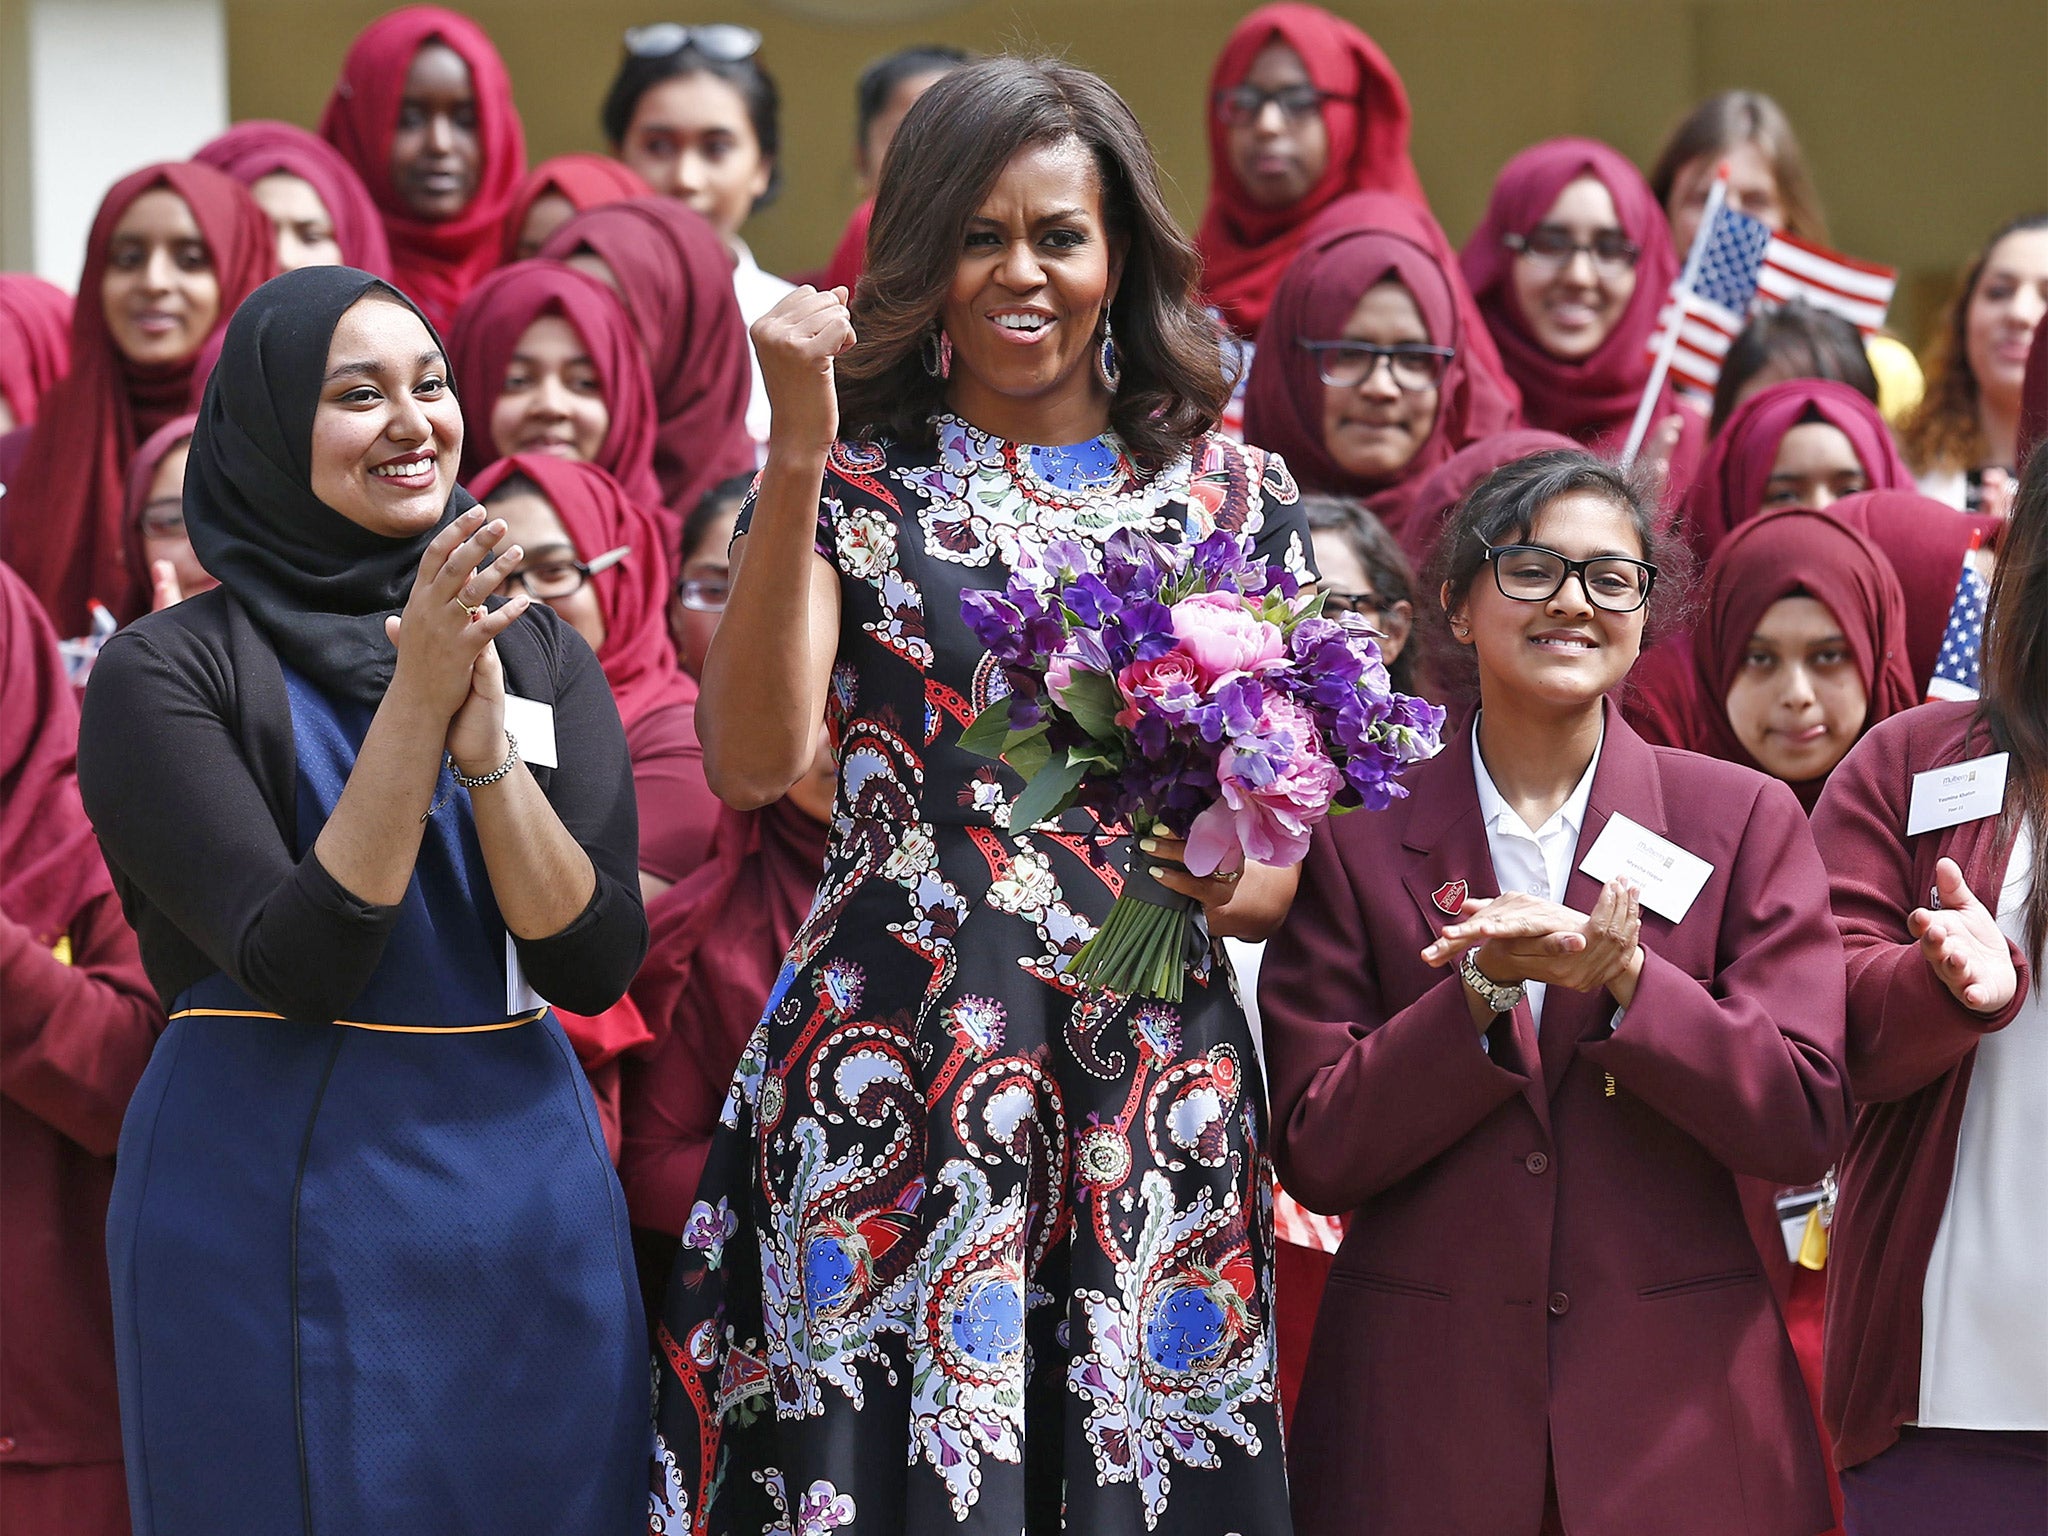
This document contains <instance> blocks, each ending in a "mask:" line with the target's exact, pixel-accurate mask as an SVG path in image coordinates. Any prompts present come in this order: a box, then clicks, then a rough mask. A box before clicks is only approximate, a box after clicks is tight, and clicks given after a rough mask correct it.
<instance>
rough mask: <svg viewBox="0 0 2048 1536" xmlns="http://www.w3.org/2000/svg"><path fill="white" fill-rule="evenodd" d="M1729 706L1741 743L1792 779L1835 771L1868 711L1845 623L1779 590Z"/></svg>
mask: <svg viewBox="0 0 2048 1536" xmlns="http://www.w3.org/2000/svg"><path fill="white" fill-rule="evenodd" d="M1726 706H1727V710H1728V724H1729V726H1730V727H1731V728H1733V730H1734V732H1735V739H1736V740H1737V741H1739V742H1741V743H1742V747H1743V750H1744V751H1746V752H1747V753H1749V755H1750V756H1751V757H1753V758H1755V759H1756V760H1757V763H1758V765H1759V766H1760V767H1762V769H1763V770H1764V772H1765V773H1768V774H1770V775H1771V777H1773V778H1777V779H1783V780H1785V781H1786V782H1787V783H1789V784H1803V783H1805V782H1807V781H1808V780H1810V779H1818V778H1821V777H1823V776H1824V775H1826V774H1827V773H1829V772H1831V771H1832V770H1833V768H1834V766H1835V764H1837V763H1839V762H1840V761H1841V760H1842V759H1843V757H1845V756H1846V755H1847V754H1848V751H1849V749H1850V748H1851V747H1853V746H1854V745H1856V738H1857V737H1858V736H1860V735H1861V734H1862V732H1863V722H1864V719H1865V718H1866V717H1867V716H1868V714H1869V712H1870V700H1869V695H1868V694H1867V693H1866V692H1865V691H1864V687H1863V677H1862V674H1861V673H1859V672H1858V671H1857V670H1856V658H1855V655H1854V654H1853V653H1852V652H1851V651H1850V649H1849V642H1848V641H1847V640H1846V639H1844V638H1843V635H1842V626H1841V624H1840V623H1839V622H1838V621H1837V620H1836V618H1835V615H1834V613H1833V611H1832V610H1831V609H1829V608H1828V606H1827V605H1826V604H1825V603H1823V602H1821V601H1819V600H1818V599H1817V598H1811V597H1781V598H1779V599H1778V600H1777V601H1776V602H1775V603H1773V604H1771V606H1770V607H1769V608H1767V609H1765V610H1764V616H1763V618H1762V619H1761V620H1759V621H1758V623H1757V626H1756V633H1755V634H1753V635H1751V636H1750V637H1749V643H1748V645H1746V646H1745V647H1744V648H1743V652H1742V666H1741V668H1740V669H1739V670H1738V671H1737V672H1736V674H1735V681H1734V683H1733V684H1731V685H1730V687H1729V689H1728V698H1727V700H1726Z"/></svg>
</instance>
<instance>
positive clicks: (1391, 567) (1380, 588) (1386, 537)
mask: <svg viewBox="0 0 2048 1536" xmlns="http://www.w3.org/2000/svg"><path fill="white" fill-rule="evenodd" d="M1301 513H1302V516H1303V517H1305V518H1307V519H1308V527H1309V532H1310V533H1336V534H1341V535H1343V538H1344V542H1345V543H1346V544H1348V545H1350V546H1351V553H1352V554H1354V555H1356V556H1357V557H1358V563H1359V564H1360V565H1362V566H1364V567H1365V574H1366V577H1367V579H1368V580H1370V581H1371V582H1372V590H1373V594H1374V595H1375V596H1376V597H1378V598H1379V600H1380V601H1381V602H1383V603H1385V604H1387V605H1388V606H1389V607H1392V606H1393V605H1394V604H1395V603H1406V604H1407V605H1408V609H1409V614H1410V618H1409V624H1408V641H1407V643H1406V644H1405V645H1403V646H1402V647H1401V654H1400V656H1399V657H1398V658H1396V659H1395V660H1394V661H1393V662H1392V663H1391V664H1390V665H1389V666H1388V667H1387V676H1388V677H1389V678H1390V679H1392V681H1393V684H1394V686H1395V687H1396V688H1398V689H1399V690H1400V691H1401V692H1403V693H1413V694H1420V695H1422V696H1424V697H1427V696H1428V693H1429V687H1428V683H1427V680H1426V678H1425V677H1424V673H1425V672H1426V670H1427V669H1426V668H1425V667H1424V666H1423V665H1422V651H1423V647H1422V625H1421V618H1422V616H1421V614H1420V613H1419V612H1418V611H1417V609H1418V604H1417V603H1416V601H1415V572H1414V570H1413V569H1412V568H1411V567H1410V566H1409V564H1408V556H1407V555H1406V554H1405V553H1403V552H1402V549H1401V546H1400V544H1399V543H1398V542H1396V540H1395V538H1394V536H1393V534H1391V533H1389V532H1388V531H1387V525H1386V524H1385V523H1383V522H1381V521H1380V520H1379V518H1378V517H1376V516H1374V515H1373V511H1372V509H1371V508H1370V507H1368V506H1366V505H1365V503H1364V502H1362V501H1356V500H1354V499H1353V498H1351V497H1349V496H1329V495H1324V494H1322V493H1321V492H1308V493H1304V494H1303V496H1302V498H1301Z"/></svg>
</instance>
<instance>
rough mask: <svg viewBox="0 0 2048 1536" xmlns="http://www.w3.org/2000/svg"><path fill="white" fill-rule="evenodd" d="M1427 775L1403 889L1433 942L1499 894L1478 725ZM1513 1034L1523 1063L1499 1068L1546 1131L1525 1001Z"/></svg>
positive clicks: (1420, 781) (1413, 788)
mask: <svg viewBox="0 0 2048 1536" xmlns="http://www.w3.org/2000/svg"><path fill="white" fill-rule="evenodd" d="M1423 768H1424V770H1426V773H1425V772H1423V771H1418V772H1416V773H1414V774H1411V776H1410V780H1409V788H1410V792H1411V793H1412V794H1413V795H1414V797H1415V805H1416V814H1415V815H1414V816H1413V817H1412V818H1411V819H1410V821H1409V824H1408V827H1407V829H1406V830H1405V831H1404V832H1403V834H1402V838H1401V841H1402V845H1403V846H1404V847H1405V848H1406V849H1407V850H1408V851H1409V852H1410V853H1412V854H1414V855H1416V857H1415V858H1414V859H1413V860H1412V861H1411V862H1410V863H1409V864H1408V866H1407V868H1405V869H1404V870H1402V872H1401V883H1402V884H1403V885H1404V886H1406V887H1407V889H1408V894H1409V896H1410V898H1411V899H1412V900H1413V901H1414V902H1415V906H1416V909H1417V910H1418V911H1420V912H1421V914H1422V920H1423V923H1424V924H1425V925H1426V927H1427V928H1428V930H1429V932H1430V934H1431V936H1432V937H1437V936H1440V935H1441V934H1442V933H1443V931H1444V929H1445V927H1447V926H1448V925H1449V924H1451V923H1452V922H1455V921H1456V920H1457V913H1458V908H1459V905H1460V904H1461V902H1462V901H1463V900H1464V899H1465V898H1466V897H1473V898H1477V899H1480V900H1486V899H1490V898H1492V897H1495V896H1498V895H1499V894H1500V885H1499V883H1498V881H1497V880H1496V879H1495V876H1494V872H1493V852H1492V850H1491V849H1489V848H1488V847H1487V845H1486V824H1485V822H1484V821H1483V820H1481V818H1480V815H1479V786H1478V783H1477V781H1476V780H1474V778H1473V776H1472V726H1471V721H1470V720H1467V722H1466V725H1465V728H1464V730H1462V731H1461V732H1459V734H1458V736H1457V737H1456V739H1455V740H1453V741H1451V742H1449V743H1448V744H1446V745H1445V747H1444V749H1443V750H1442V751H1441V752H1439V753H1438V754H1437V755H1436V756H1435V757H1434V758H1432V759H1431V760H1430V761H1429V762H1428V763H1427V764H1425V765H1423ZM1547 1006H1548V1005H1547V1004H1546V1007H1547ZM1511 1033H1512V1036H1513V1040H1514V1045H1515V1053H1516V1056H1517V1058H1518V1059H1517V1060H1516V1061H1513V1062H1507V1061H1503V1062H1501V1063H1499V1065H1501V1066H1503V1067H1505V1068H1507V1069H1508V1070H1509V1071H1513V1072H1520V1073H1522V1074H1523V1075H1524V1076H1526V1077H1527V1078H1528V1079H1529V1081H1528V1082H1527V1083H1526V1084H1525V1085H1524V1086H1523V1089H1522V1094H1523V1097H1524V1098H1525V1099H1527V1100H1528V1102H1529V1107H1530V1108H1531V1109H1533V1110H1534V1111H1535V1112H1536V1118H1537V1119H1538V1120H1540V1121H1541V1122H1542V1123H1543V1127H1544V1129H1545V1130H1546V1131H1547V1130H1549V1128H1550V1105H1549V1103H1548V1102H1547V1100H1546V1098H1545V1096H1544V1094H1543V1091H1542V1077H1543V1073H1542V1068H1541V1065H1540V1059H1539V1057H1538V1054H1537V1048H1536V1025H1535V1021H1534V1020H1533V1019H1532V1018H1531V1017H1530V1014H1529V1004H1528V1003H1527V1002H1526V1001H1524V1002H1520V1003H1517V1004H1516V1005H1515V1012H1514V1017H1513V1023H1512V1026H1511Z"/></svg>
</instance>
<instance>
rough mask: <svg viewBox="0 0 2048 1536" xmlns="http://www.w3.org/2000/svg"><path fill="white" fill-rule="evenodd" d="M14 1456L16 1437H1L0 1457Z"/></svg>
mask: <svg viewBox="0 0 2048 1536" xmlns="http://www.w3.org/2000/svg"><path fill="white" fill-rule="evenodd" d="M13 1454H14V1436H12V1435H0V1456H12V1455H13Z"/></svg>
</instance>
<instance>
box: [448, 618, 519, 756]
mask: <svg viewBox="0 0 2048 1536" xmlns="http://www.w3.org/2000/svg"><path fill="white" fill-rule="evenodd" d="M508 750H509V748H508V746H507V743H506V738H505V668H504V666H503V665H502V664H501V663H500V662H499V660H498V642H497V641H495V640H493V641H491V642H490V644H488V645H486V646H485V647H484V648H483V651H482V652H481V653H480V654H479V655H478V656H477V659H476V664H475V665H474V666H472V667H471V668H470V669H469V697H468V698H466V699H464V700H463V701H462V704H461V706H460V707H459V708H458V709H457V710H456V711H455V714H454V717H453V718H452V719H450V720H449V722H448V755H449V756H450V757H452V758H454V759H455V767H456V770H457V771H458V772H459V773H462V774H464V775H466V776H467V777H469V778H472V779H480V778H482V777H483V776H484V775H485V774H489V773H496V772H497V771H498V767H499V765H500V764H502V763H503V762H504V761H505V754H506V752H507V751H508Z"/></svg>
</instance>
